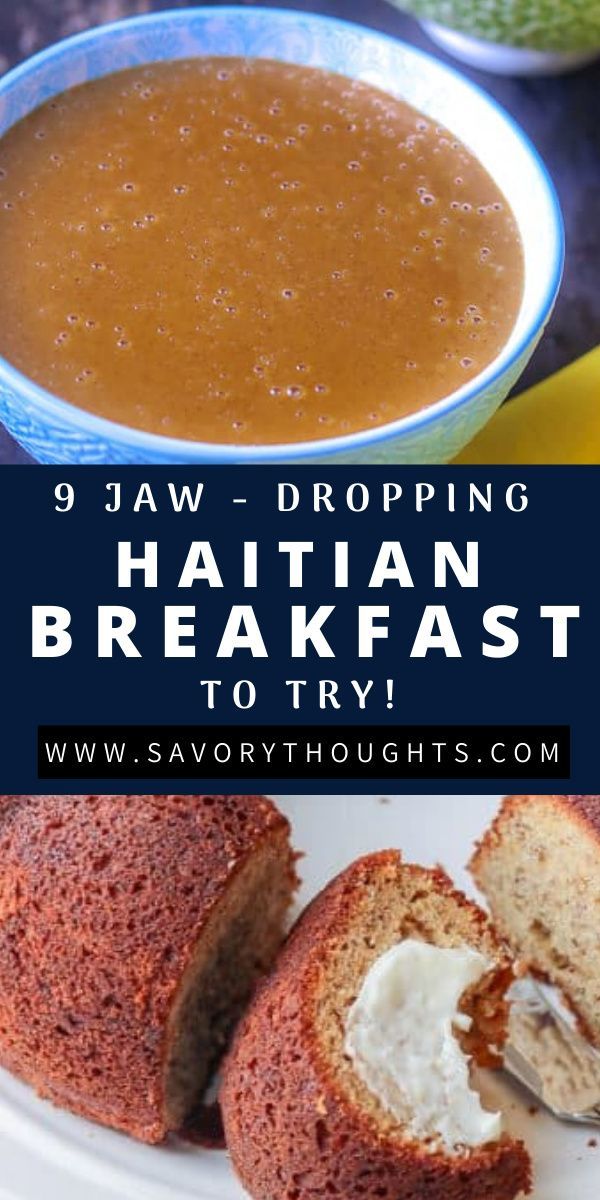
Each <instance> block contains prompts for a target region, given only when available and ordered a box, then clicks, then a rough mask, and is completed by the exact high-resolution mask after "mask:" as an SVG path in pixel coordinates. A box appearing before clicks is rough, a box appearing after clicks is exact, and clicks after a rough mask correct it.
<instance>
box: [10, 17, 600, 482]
mask: <svg viewBox="0 0 600 1200" xmlns="http://www.w3.org/2000/svg"><path fill="white" fill-rule="evenodd" d="M262 3H263V5H270V6H271V7H283V6H285V5H287V7H289V8H299V9H308V10H312V11H314V12H321V13H327V14H328V15H330V16H338V17H346V18H347V19H348V20H353V21H361V22H362V23H363V24H368V25H372V26H373V27H374V28H376V29H381V30H384V31H385V32H386V33H391V34H394V35H397V36H398V37H400V38H404V39H405V40H406V41H409V42H413V43H414V44H416V45H420V46H423V47H425V48H426V49H428V50H429V51H430V52H431V53H434V54H438V56H439V57H442V58H443V57H444V55H442V54H441V53H440V52H439V51H437V50H436V49H435V48H434V47H433V46H432V44H431V43H430V42H429V41H428V39H427V38H426V37H425V35H424V34H423V33H422V32H421V30H420V28H419V26H418V24H417V23H416V22H415V21H413V20H412V19H411V18H410V17H407V16H404V15H403V14H401V13H399V12H398V11H397V10H396V9H394V8H392V7H391V6H390V5H389V4H387V3H386V0H281V2H280V0H262ZM182 7H185V4H184V3H182V2H179V0H172V2H170V0H0V70H6V69H7V68H8V67H10V66H12V65H13V64H14V63H16V62H18V61H19V60H20V59H22V58H25V57H27V56H28V55H29V54H32V53H33V52H34V51H36V50H39V49H40V48H41V47H43V46H45V45H47V44H48V43H49V42H53V41H56V40H57V39H58V38H60V37H65V36H66V35H68V34H70V33H75V32H77V31H79V30H81V29H84V28H86V27H87V26H89V25H96V24H99V23H100V22H102V21H110V20H115V19H116V18H118V17H123V16H130V15H132V14H134V13H141V12H148V11H151V10H152V9H157V10H158V9H166V8H182ZM465 71H466V73H467V74H468V75H470V76H471V78H473V79H474V80H476V81H477V83H479V84H481V85H483V87H485V88H486V89H487V90H488V91H489V92H492V93H493V95H494V96H495V97H496V98H497V99H498V100H499V101H500V103H501V104H503V105H504V107H505V108H507V109H508V110H509V112H511V113H512V114H513V116H514V117H516V119H517V120H518V121H519V122H520V124H521V125H522V126H523V127H524V128H525V130H526V131H527V133H528V134H529V136H530V137H531V138H532V139H533V141H534V142H535V144H536V145H537V147H538V149H539V150H540V152H541V154H542V156H543V158H544V159H545V161H546V163H547V165H548V167H549V168H550V172H551V174H552V176H553V178H554V181H555V183H556V186H557V189H558V192H559V195H560V199H561V203H562V206H563V212H564V216H565V224H566V230H567V266H566V272H565V279H564V283H563V287H562V292H561V296H560V299H559V302H558V305H557V308H556V311H555V315H554V317H553V319H552V322H551V325H550V327H549V330H548V332H547V334H546V337H545V338H544V339H543V341H542V343H541V345H540V346H539V347H538V350H537V351H536V354H535V355H534V358H533V360H532V362H531V363H530V366H529V368H528V370H527V372H526V373H525V375H524V377H523V379H522V380H521V382H520V384H519V387H520V388H521V387H524V386H526V385H527V384H530V383H533V382H535V381H536V380H538V379H543V378H544V377H545V376H547V375H549V374H551V373H552V372H553V371H555V370H557V369H558V368H559V367H561V366H563V365H565V364H566V363H568V362H570V361H571V360H572V359H574V358H577V357H578V355H580V354H583V353H584V351H586V350H589V349H591V347H592V346H594V345H596V344H597V343H599V342H600V118H599V108H600V62H599V63H598V64H596V65H594V66H591V67H588V68H587V69H586V70H584V71H579V72H577V73H575V74H572V75H565V76H562V77H559V78H546V79H506V78H501V77H496V76H493V75H488V74H487V73H484V72H481V71H471V70H467V69H466V68H465ZM30 461H31V460H30V459H29V458H28V456H27V455H26V454H24V452H23V451H22V450H20V449H19V447H18V446H16V445H15V443H14V442H13V441H12V439H11V438H10V437H9V436H8V434H7V433H6V432H5V430H3V429H2V427H1V426H0V463H17V462H30Z"/></svg>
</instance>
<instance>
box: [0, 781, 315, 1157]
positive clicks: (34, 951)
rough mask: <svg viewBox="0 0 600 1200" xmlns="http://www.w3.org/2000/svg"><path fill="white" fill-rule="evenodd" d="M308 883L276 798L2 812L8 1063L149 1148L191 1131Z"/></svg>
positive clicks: (61, 805)
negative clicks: (301, 879) (299, 872)
mask: <svg viewBox="0 0 600 1200" xmlns="http://www.w3.org/2000/svg"><path fill="white" fill-rule="evenodd" d="M296 882H297V881H296V873H295V869H294V854H293V852H292V849H291V847H290V843H289V825H288V822H287V821H286V819H285V818H284V817H283V816H282V814H281V813H280V812H278V810H277V809H276V808H275V806H274V805H273V804H271V803H270V801H268V800H266V799H265V798H264V797H262V796H4V797H0V1064H1V1065H2V1066H5V1067H7V1068H8V1069H9V1070H11V1071H13V1072H14V1073H15V1074H17V1075H19V1076H21V1078H23V1079H24V1080H26V1081H27V1082H28V1083H30V1084H32V1085H33V1086H34V1087H35V1088H36V1089H37V1090H38V1092H40V1093H41V1095H43V1096H46V1097H48V1098H50V1099H51V1100H53V1101H54V1102H55V1103H56V1104H59V1105H62V1106H64V1107H65V1108H69V1109H72V1110H73V1112H76V1113H80V1114H82V1115H84V1116H86V1117H90V1118H92V1119H93V1120H96V1121H100V1122H102V1123H104V1124H106V1125H111V1126H114V1127H115V1128H117V1129H121V1130H125V1131H126V1132H127V1133H130V1134H133V1135H134V1136H135V1137H137V1138H141V1139H142V1140H143V1141H148V1142H157V1141H160V1140H161V1139H162V1138H164V1137H165V1135H166V1134H167V1133H168V1132H169V1131H170V1130H178V1129H179V1128H180V1127H181V1125H182V1124H183V1123H184V1121H185V1118H186V1117H187V1116H188V1114H189V1113H190V1111H191V1110H193V1109H194V1108H195V1107H196V1105H197V1104H198V1102H199V1100H200V1098H201V1096H202V1093H203V1090H204V1088H205V1085H206V1083H207V1081H208V1077H209V1075H210V1073H211V1071H212V1069H213V1067H214V1065H215V1063H216V1061H217V1060H218V1058H219V1057H220V1055H221V1053H222V1051H223V1049H224V1046H225V1043H226V1041H227V1039H228V1036H229V1034H230V1031H231V1028H232V1026H233V1024H234V1022H235V1021H236V1020H237V1018H238V1017H239V1015H240V1012H241V1010H242V1008H243V1007H244V1005H245V1003H246V1002H247V1000H248V996H249V994H250V991H251V990H252V987H253V985H254V983H255V981H256V979H257V977H258V976H259V975H261V974H262V973H263V972H264V971H265V970H266V969H267V968H268V967H269V966H270V964H271V962H272V960H273V958H274V955H275V953H276V951H277V949H278V948H279V945H280V943H281V939H282V937H283V932H284V924H285V918H286V912H287V909H288V906H289V904H290V900H291V898H292V895H293V891H294V888H295V886H296Z"/></svg>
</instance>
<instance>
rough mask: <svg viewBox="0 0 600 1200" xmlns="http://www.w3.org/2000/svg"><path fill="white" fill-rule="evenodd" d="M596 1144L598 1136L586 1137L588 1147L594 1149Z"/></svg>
mask: <svg viewBox="0 0 600 1200" xmlns="http://www.w3.org/2000/svg"><path fill="white" fill-rule="evenodd" d="M597 1145H598V1138H588V1146H589V1147H590V1149H592V1150H595V1149H596V1146H597Z"/></svg>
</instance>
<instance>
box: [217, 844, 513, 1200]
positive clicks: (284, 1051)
mask: <svg viewBox="0 0 600 1200" xmlns="http://www.w3.org/2000/svg"><path fill="white" fill-rule="evenodd" d="M399 870H402V871H403V872H407V871H408V872H412V873H414V879H415V883H416V884H417V885H418V884H419V883H420V881H422V880H423V881H424V880H425V878H427V880H428V881H433V885H434V887H435V888H436V889H439V890H440V891H441V892H442V893H443V894H444V896H445V897H447V898H448V899H449V900H451V901H452V903H453V904H454V905H457V906H458V907H459V909H462V910H463V911H464V912H465V914H466V915H468V918H469V920H470V921H471V922H472V924H473V928H474V929H478V930H479V931H480V933H481V936H482V938H483V939H484V940H486V939H489V942H488V945H489V946H492V945H493V946H494V948H495V950H496V951H497V956H498V961H499V967H500V970H502V969H508V971H509V974H510V968H509V967H508V968H507V960H506V957H505V954H504V951H503V949H502V948H501V947H500V945H499V943H497V942H496V940H495V938H494V935H493V933H492V931H491V927H490V926H489V922H488V921H487V919H486V917H485V915H484V913H483V912H482V911H481V910H480V909H479V908H478V907H477V906H476V905H474V904H472V903H471V902H470V901H468V900H467V899H466V897H464V896H463V895H462V894H461V893H457V892H456V891H455V890H454V888H453V887H452V884H451V883H450V881H449V879H448V878H447V876H446V875H445V874H444V873H443V872H442V871H441V870H439V869H437V870H435V871H433V872H431V871H426V870H425V869H424V868H420V867H412V866H411V867H409V866H402V867H401V860H400V856H399V854H398V852H397V851H383V852H380V853H377V854H372V855H368V856H367V857H366V858H363V859H361V860H359V861H358V862H357V863H354V864H352V866H351V867H350V868H348V869H347V870H346V871H345V872H343V873H342V874H341V875H340V876H338V878H337V879H336V880H334V881H333V883H331V884H330V885H329V886H328V887H327V888H326V889H325V890H324V891H323V892H322V893H321V894H320V895H319V896H318V897H317V898H316V899H315V900H314V901H313V902H312V904H311V905H310V906H309V908H308V909H307V910H306V912H305V913H304V914H303V916H302V917H301V918H300V920H299V922H298V923H297V925H296V926H295V928H294V930H293V932H292V934H291V936H290V938H289V940H288V942H287V944H286V946H285V948H284V950H283V952H282V954H281V955H280V957H279V959H278V962H277V966H276V969H275V971H274V972H273V974H272V975H271V976H270V977H269V978H268V979H267V980H265V981H264V982H263V983H262V984H261V985H260V987H259V989H258V991H257V994H256V996H255V998H254V1001H253V1003H252V1004H251V1006H250V1009H249V1010H248V1012H247V1013H246V1015H245V1017H244V1018H243V1020H242V1022H241V1024H240V1026H239V1027H238V1030H237V1032H236V1035H235V1038H234V1041H233V1044H232V1048H231V1050H230V1052H229V1054H228V1056H227V1058H226V1061H225V1066H224V1074H223V1084H222V1089H221V1103H222V1110H223V1118H224V1124H225V1132H226V1138H227V1144H228V1147H229V1150H230V1152H231V1155H232V1158H233V1163H234V1166H235V1168H236V1170H237V1172H238V1174H239V1176H240V1179H241V1181H242V1183H243V1184H244V1186H245V1187H246V1188H247V1189H248V1191H249V1192H250V1193H251V1195H252V1196H254V1197H255V1198H256V1200H274V1198H277V1200H315V1198H317V1197H324V1196H339V1197H340V1198H343V1200H376V1198H381V1200H474V1198H475V1197H480V1196H484V1195H485V1196H493V1197H494V1200H513V1198H514V1197H515V1196H516V1195H517V1194H518V1193H520V1192H521V1191H524V1192H527V1191H528V1190H529V1188H530V1164H529V1158H528V1155H527V1152H526V1151H525V1148H524V1147H523V1145H522V1144H521V1143H518V1142H515V1141H512V1140H511V1139H509V1138H507V1137H503V1138H502V1140H500V1141H498V1142H496V1143H492V1144H490V1145H487V1146H482V1147H480V1148H478V1149H476V1150H473V1151H470V1152H469V1153H468V1154H464V1155H460V1156H451V1155H447V1154H444V1153H443V1152H441V1151H439V1150H437V1149H432V1147H431V1146H429V1147H427V1146H424V1145H423V1144H421V1143H419V1142H417V1141H415V1140H411V1139H410V1138H408V1137H406V1138H403V1139H402V1140H400V1139H399V1138H398V1137H397V1136H396V1137H394V1136H393V1134H392V1133H391V1132H390V1131H389V1130H386V1129H385V1128H382V1126H381V1124H380V1123H379V1122H378V1121H377V1120H375V1119H374V1118H373V1115H372V1114H371V1113H368V1112H366V1111H364V1110H363V1109H362V1108H361V1107H360V1106H358V1105H356V1104H354V1103H352V1102H351V1100H350V1099H349V1096H348V1094H347V1092H346V1091H345V1089H344V1088H343V1087H342V1086H341V1084H340V1081H339V1075H338V1074H336V1071H335V1070H334V1068H333V1066H332V1063H331V1061H330V1059H328V1057H327V1055H326V1053H325V1051H324V1047H323V1043H322V1041H320V1040H319V1038H318V1037H317V1036H316V1033H315V1020H316V1019H317V1018H316V1014H317V1013H318V1010H319V997H320V994H321V989H322V985H323V979H324V973H325V972H326V970H327V965H328V961H329V960H330V957H331V955H332V954H333V953H335V952H336V949H337V947H339V945H340V940H343V938H344V931H345V930H347V929H348V926H349V921H350V920H351V918H352V913H353V911H354V908H355V904H356V902H357V900H362V899H364V897H365V896H368V895H369V892H370V890H373V889H374V888H375V887H376V886H377V881H378V880H380V879H381V878H382V877H384V876H385V877H387V879H389V880H393V879H394V878H395V876H396V875H397V873H398V872H399ZM504 984H506V980H505V981H504Z"/></svg>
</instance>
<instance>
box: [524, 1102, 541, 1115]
mask: <svg viewBox="0 0 600 1200" xmlns="http://www.w3.org/2000/svg"><path fill="white" fill-rule="evenodd" d="M539 1111H540V1110H539V1108H538V1106H537V1104H531V1105H530V1106H529V1108H528V1109H527V1112H528V1113H529V1116H530V1117H537V1114H538V1113H539Z"/></svg>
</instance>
